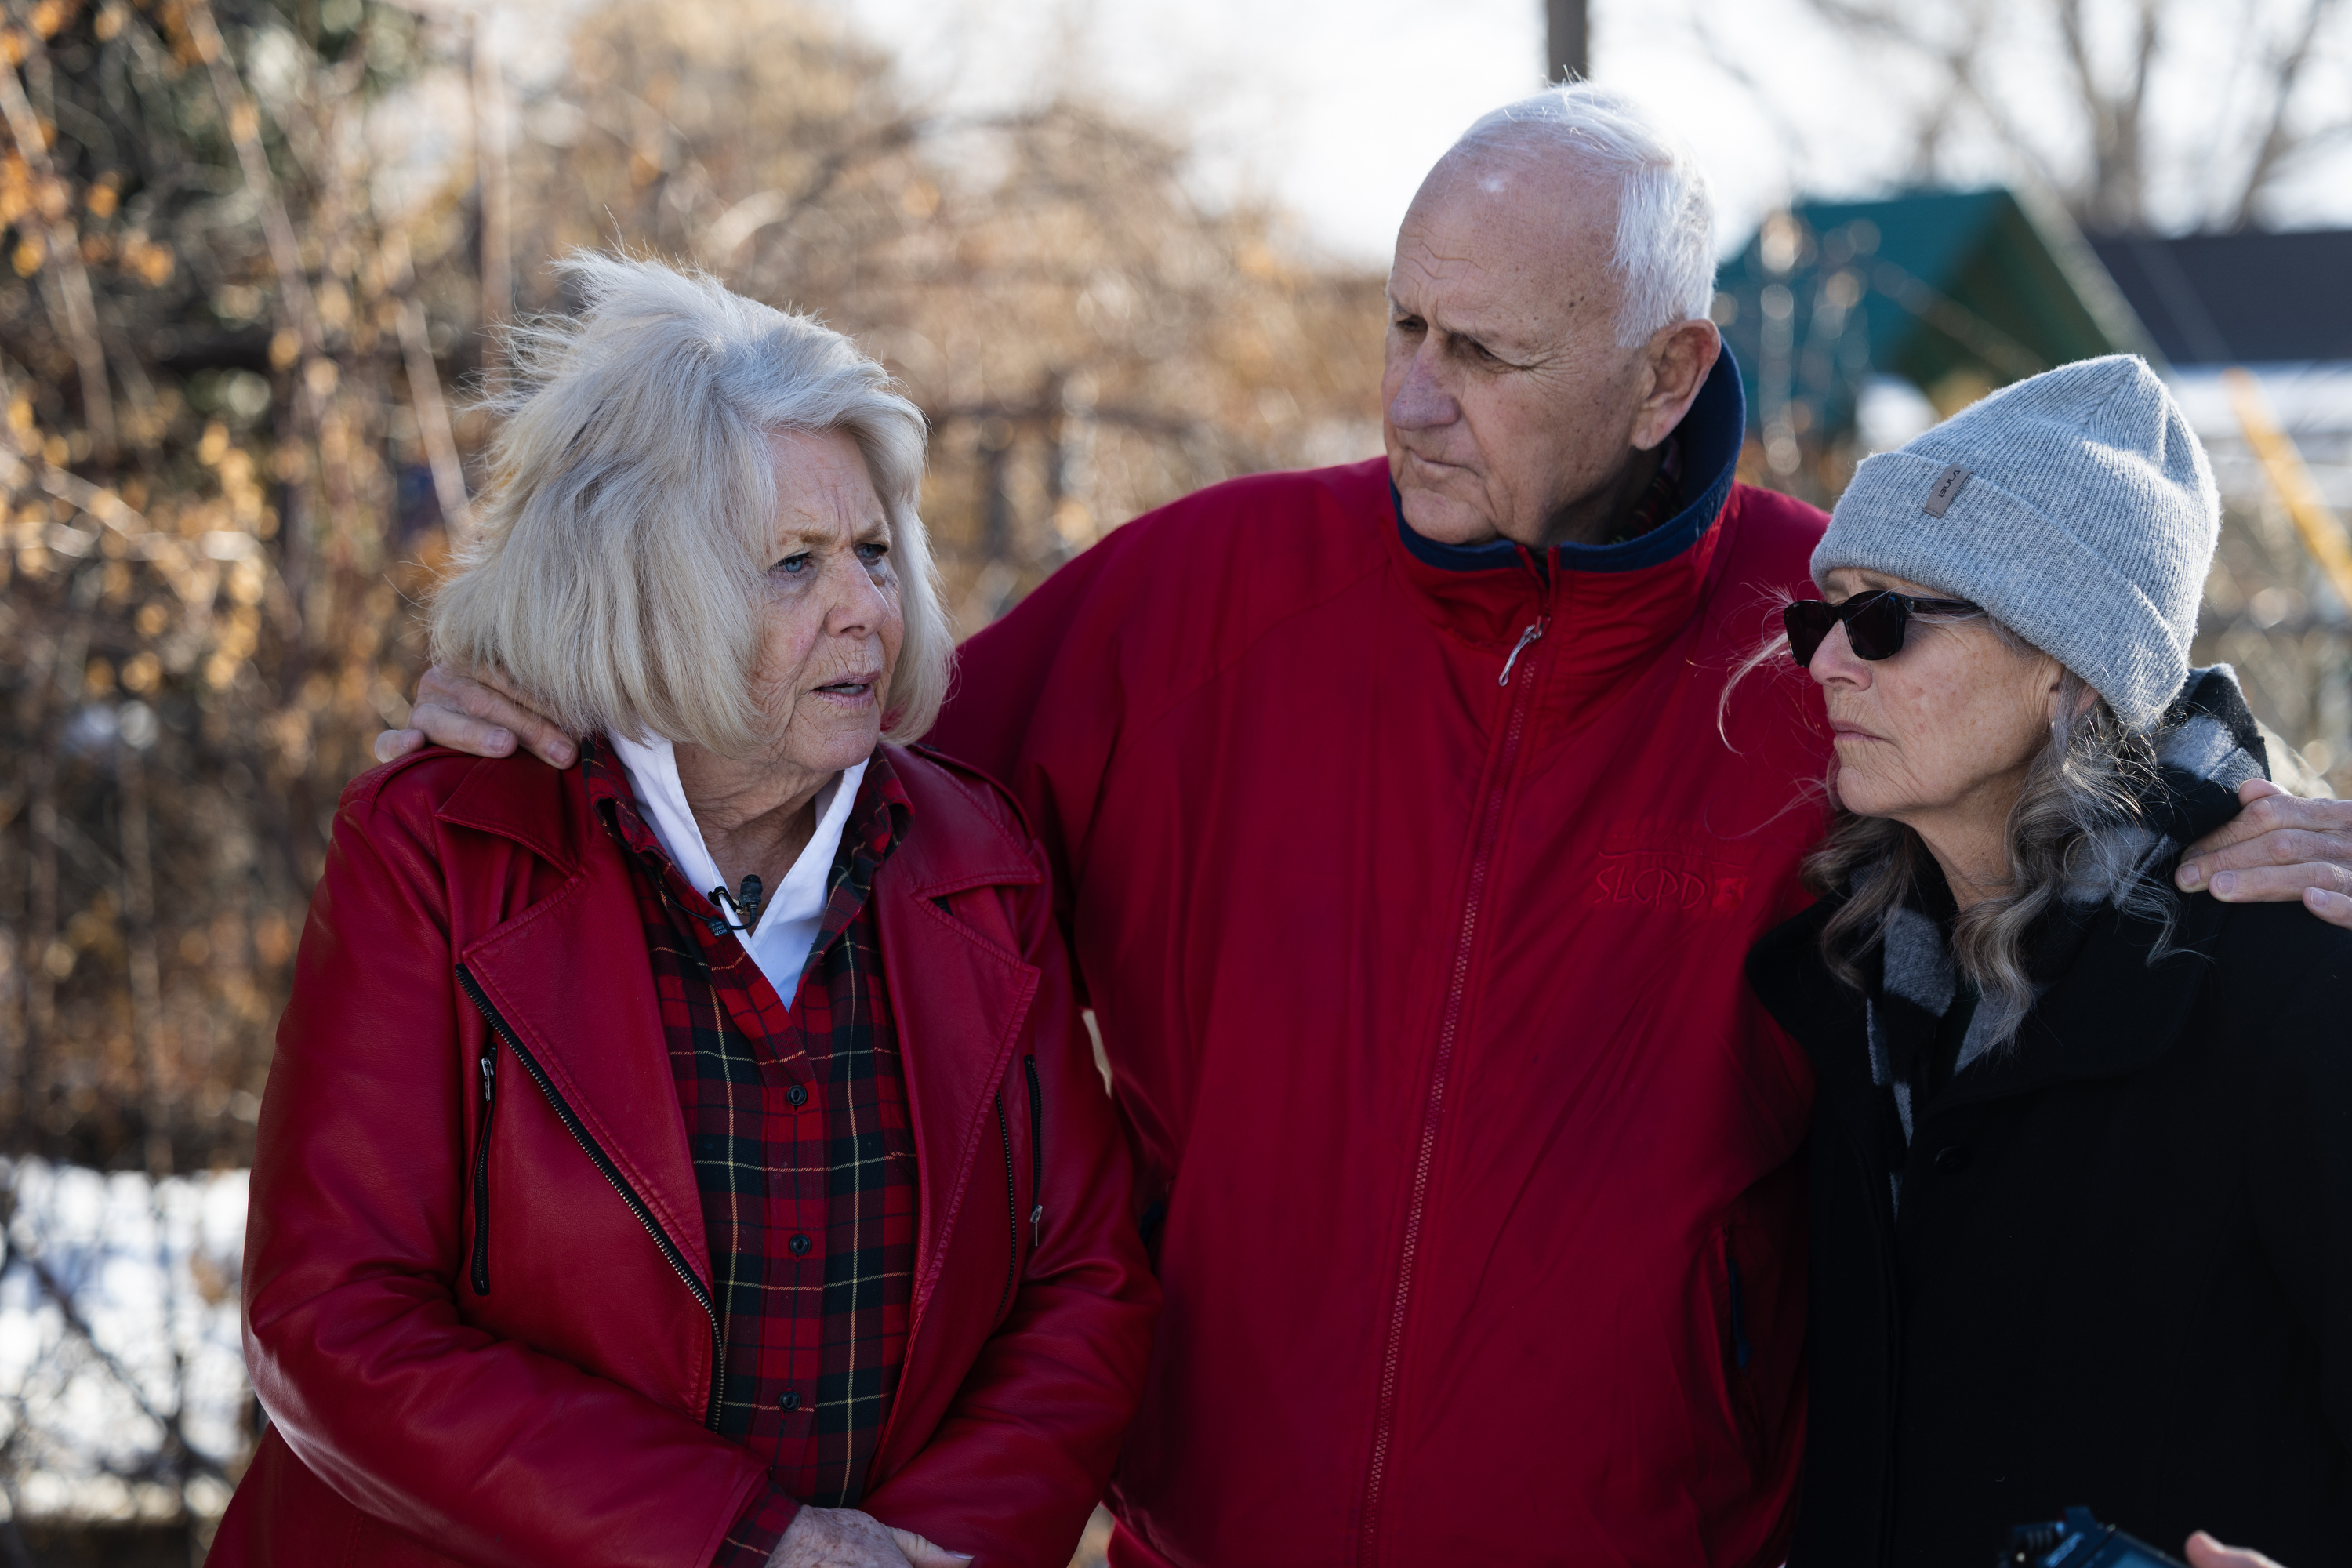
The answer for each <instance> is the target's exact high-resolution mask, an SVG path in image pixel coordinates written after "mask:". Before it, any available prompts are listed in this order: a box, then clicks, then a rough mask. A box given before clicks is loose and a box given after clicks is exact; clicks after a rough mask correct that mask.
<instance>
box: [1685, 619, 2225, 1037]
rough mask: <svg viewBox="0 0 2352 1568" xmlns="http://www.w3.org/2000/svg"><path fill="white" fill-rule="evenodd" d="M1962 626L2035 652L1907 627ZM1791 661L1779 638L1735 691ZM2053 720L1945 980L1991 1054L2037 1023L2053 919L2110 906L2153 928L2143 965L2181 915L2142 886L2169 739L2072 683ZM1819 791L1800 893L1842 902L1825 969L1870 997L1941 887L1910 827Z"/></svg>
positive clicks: (1996, 629) (2006, 635)
mask: <svg viewBox="0 0 2352 1568" xmlns="http://www.w3.org/2000/svg"><path fill="white" fill-rule="evenodd" d="M1776 618H1777V616H1776ZM1960 621H1982V622H1983V623H1985V624H1986V625H1987V626H1990V629H1991V631H1992V634H1993V635H1994V636H1996V637H2000V640H2001V641H2002V642H2004V643H2005V644H2007V645H2008V646H2009V647H2011V648H2013V649H2015V650H2017V651H2019V652H2021V653H2029V654H2037V653H2041V652H2042V650H2041V649H2039V648H2036V647H2033V646H2032V644H2030V643H2028V642H2027V641H2026V640H2025V639H2024V638H2023V637H2020V636H2019V635H2018V634H2017V633H2016V632H2015V631H2014V630H2012V629H2011V627H2009V626H2006V625H2004V624H2003V623H2002V622H2001V621H2000V619H1998V618H1997V617H1995V616H1990V615H1981V616H1937V615H1932V614H1927V613H1921V614H1916V615H1914V616H1912V618H1911V624H1912V626H1914V627H1919V626H1928V627H1940V626H1952V625H1954V624H1956V623H1958V622H1960ZM1788 651H1789V639H1788V637H1787V636H1786V634H1785V633H1783V634H1781V635H1780V636H1778V637H1775V638H1773V639H1772V640H1771V641H1769V642H1768V643H1767V644H1766V645H1765V646H1764V647H1761V648H1760V649H1759V650H1758V651H1757V653H1755V654H1754V655H1752V656H1750V658H1748V659H1747V660H1746V661H1744V662H1743V663H1742V664H1741V666H1740V668H1739V669H1738V671H1737V672H1736V673H1735V674H1734V676H1733V681H1734V683H1735V684H1736V683H1737V682H1738V680H1739V679H1742V678H1744V677H1745V676H1747V675H1748V674H1749V673H1751V672H1752V671H1754V670H1756V669H1758V668H1764V667H1766V666H1768V665H1771V664H1775V663H1780V667H1781V668H1790V665H1789V664H1787V663H1786V662H1783V661H1784V658H1785V656H1786V655H1787V653H1788ZM2043 657H2045V658H2046V657H2048V656H2047V655H2044V656H2043ZM1726 695H1727V696H1728V689H1727V693H1726ZM2057 708H2058V713H2059V717H2058V718H2057V719H2056V721H2053V723H2052V725H2051V727H2050V740H2049V742H2048V743H2047V744H2046V745H2044V746H2043V747H2042V750H2041V751H2040V752H2038V753H2036V754H2035V756H2034V758H2033V760H2032V763H2030V764H2029V765H2028V767H2027V769H2026V775H2025V784H2024V787H2023V788H2022V789H2021V791H2019V793H2018V797H2017V804H2016V805H2013V806H2011V808H2010V813H2009V822H2008V826H2007V830H2006V837H2007V841H2008V848H2009V868H2010V880H2009V884H2008V886H2007V887H2005V888H2004V889H2002V890H2001V891H2000V893H1999V894H1997V895H1996V896H1994V897H1992V898H1989V899H1985V900H1980V901H1979V902H1977V903H1975V904H1972V905H1970V906H1969V908H1968V909H1966V910H1961V911H1960V913H1959V915H1958V917H1957V918H1956V919H1955V920H1954V921H1953V922H1952V966H1953V968H1954V969H1955V970H1957V971H1958V973H1959V974H1960V975H1961V976H1962V977H1963V978H1965V979H1966V980H1968V981H1969V983H1970V984H1974V985H1975V986H1976V988H1977V991H1978V993H1979V995H1980V996H1981V997H1982V1002H1981V1003H1980V1007H1981V1008H1982V1010H1983V1017H1984V1027H1985V1028H1986V1030H1987V1031H1988V1034H1987V1037H1988V1039H1989V1040H1990V1044H1991V1046H1992V1047H1993V1048H1994V1049H1996V1050H1998V1049H2003V1048H2006V1047H2009V1046H2010V1045H2011V1043H2013V1042H2014V1041H2015V1040H2016V1038H2017V1033H2018V1030H2019V1029H2020V1028H2021V1026H2023V1025H2024V1022H2025V1018H2026V1015H2027V1014H2028V1013H2030V1012H2032V1010H2033V1003H2034V1000H2035V998H2036V996H2037V995H2038V994H2039V991H2038V988H2037V987H2036V986H2035V984H2034V981H2033V976H2032V973H2031V971H2030V969H2029V967H2028V958H2029V954H2028V952H2027V950H2026V942H2027V938H2028V937H2029V935H2030V934H2031V933H2032V930H2033V926H2034V923H2035V922H2036V921H2039V920H2040V919H2041V918H2042V916H2043V915H2044V914H2046V913H2048V912H2049V910H2050V909H2051V906H2052V905H2053V904H2055V903H2058V902H2060V901H2064V902H2067V903H2074V904H2097V903H2112V904H2114V905H2116V907H2117V908H2118V909H2120V910H2124V911H2125V912H2126V913H2127V914H2132V915H2137V916H2139V917H2142V918H2144V919H2147V920H2149V921H2153V922H2155V923H2156V924H2157V925H2158V927H2159V929H2160V932H2161V934H2160V935H2159V937H2158V941H2157V942H2156V944H2155V946H2154V948H2153V949H2152V951H2151V952H2150V953H2149V955H2148V962H2149V963H2157V962H2158V961H2159V960H2161V959H2162V958H2163V957H2165V956H2166V954H2167V953H2168V952H2170V951H2171V950H2170V946H2169V942H2168V938H2169V936H2170V934H2171V931H2172V926H2173V920H2174V917H2175V915H2176V914H2177V912H2178V908H2179V906H2178V905H2177V903H2176V902H2175V901H2174V899H2173V896H2172V892H2171V889H2169V888H2168V887H2166V886H2164V885H2163V884H2162V883H2161V882H2160V881H2158V880H2155V879H2148V878H2147V877H2145V876H2144V875H2143V870H2144V863H2145V861H2146V859H2147V854H2148V850H2149V848H2150V846H2151V845H2152V844H2153V843H2154V841H2155V838H2156V834H2155V831H2154V830H2153V829H2152V828H2150V827H2149V826H2147V823H2146V821H2145V820H2144V813H2143V812H2142V809H2141V806H2140V802H2141V800H2142V799H2143V798H2144V797H2145V796H2146V795H2147V792H2148V790H2149V789H2150V788H2151V787H2153V786H2154V784H2156V780H2157V753H2158V747H2159V746H2160V745H2161V744H2162V742H2163V738H2164V736H2163V731H2160V730H2156V731H2149V730H2134V729H2133V728H2132V727H2131V726H2129V725H2127V724H2126V723H2125V722H2124V721H2122V720H2121V719H2118V718H2117V717H2116V713H2115V710H2113V709H2111V708H2109V707H2108V706H2107V704H2106V701H2105V699H2103V698H2101V697H2100V696H2099V695H2098V694H2097V693H2096V692H2095V691H2094V690H2093V689H2091V687H2090V686H2089V685H2088V684H2087V683H2086V682H2084V679H2082V678H2081V677H2080V676H2078V675H2076V674H2074V672H2073V671H2072V670H2062V673H2061V675H2060V677H2059V682H2058V701H2057ZM1824 784H1825V785H1826V787H1827V790H1828V792H1829V796H1830V799H1831V801H1832V806H1833V810H1832V818H1831V823H1830V830H1829V833H1828V836H1827V837H1825V838H1823V840H1822V845H1821V847H1819V848H1817V849H1815V850H1814V851H1813V852H1812V854H1811V855H1810V856H1808V857H1807V858H1806V859H1805V862H1804V868H1803V873H1802V874H1803V878H1804V883H1805V887H1806V888H1807V889H1809V890H1810V891H1811V892H1812V893H1813V894H1815V895H1816V896H1818V897H1822V898H1835V897H1841V896H1842V897H1843V899H1844V902H1843V905H1841V906H1840V908H1839V909H1838V910H1837V911H1836V913H1834V914H1832V916H1831V917H1830V919H1829V921H1828V923H1827V924H1826V925H1825V926H1824V927H1823V928H1822V957H1823V959H1824V960H1826V961H1827V963H1828V964H1829V968H1830V972H1831V973H1833V974H1835V975H1836V976H1837V977H1838V978H1839V979H1840V980H1842V981H1843V982H1844V983H1845V984H1848V985H1850V986H1852V987H1853V988H1854V989H1855V990H1857V991H1866V990H1868V989H1869V979H1868V976H1867V975H1865V974H1864V972H1863V968H1862V961H1863V960H1864V958H1865V957H1866V956H1867V955H1868V954H1869V952H1871V951H1872V950H1873V949H1874V948H1877V947H1879V946H1881V945H1882V944H1883V943H1884V942H1885V939H1886V935H1887V932H1888V930H1889V928H1890V926H1891V925H1892V924H1893V922H1894V921H1895V917H1896V915H1897V913H1898V912H1899V911H1900V910H1903V909H1904V908H1905V907H1906V905H1908V906H1910V907H1913V908H1916V907H1917V905H1918V904H1919V902H1920V901H1921V900H1920V898H1919V889H1920V887H1921V886H1922V884H1923V882H1924V880H1925V879H1927V878H1930V877H1934V876H1937V875H1940V873H1939V872H1938V871H1937V867H1936V861H1935V857H1934V856H1933V855H1931V854H1930V853H1929V852H1928V849H1927V845H1926V844H1925V843H1924V842H1923V841H1922V840H1921V839H1920V837H1919V836H1918V834H1916V833H1915V832H1913V831H1912V830H1911V829H1910V828H1909V827H1907V826H1904V825H1903V824H1902V823H1900V822H1896V821H1895V820H1893V819H1892V818H1890V817H1878V816H1857V815H1855V814H1854V813H1853V812H1850V811H1847V810H1846V809H1845V808H1844V807H1843V806H1842V805H1835V804H1834V803H1835V802H1836V799H1837V794H1836V791H1837V779H1836V773H1835V771H1834V769H1832V773H1831V775H1830V777H1829V778H1828V779H1827V780H1825V781H1824Z"/></svg>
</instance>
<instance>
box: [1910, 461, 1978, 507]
mask: <svg viewBox="0 0 2352 1568" xmlns="http://www.w3.org/2000/svg"><path fill="white" fill-rule="evenodd" d="M1974 477H1975V476H1974V475H1972V474H1970V473H1969V471H1968V470H1967V469H1966V468H1962V467H1960V466H1959V465H1958V463H1954V464H1953V465H1952V466H1951V467H1950V468H1946V469H1945V470H1944V471H1943V473H1942V474H1940V475H1938V476H1937V479H1936V488H1935V489H1932V490H1929V491H1928V492H1927V502H1926V504H1924V505H1922V506H1921V507H1920V508H1919V510H1921V511H1924V512H1926V513H1927V515H1928V516H1929V517H1941V516H1943V515H1944V514H1945V513H1946V512H1948V511H1949V510H1952V503H1953V502H1954V501H1956V500H1959V499H1960V492H1961V491H1962V490H1964V489H1967V488H1968V483H1969V479H1973V478H1974Z"/></svg>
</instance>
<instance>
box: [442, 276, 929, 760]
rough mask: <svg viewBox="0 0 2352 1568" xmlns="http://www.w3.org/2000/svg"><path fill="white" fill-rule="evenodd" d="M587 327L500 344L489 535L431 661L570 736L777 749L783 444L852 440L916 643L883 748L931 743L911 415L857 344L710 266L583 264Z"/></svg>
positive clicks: (449, 605) (461, 577)
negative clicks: (776, 543)
mask: <svg viewBox="0 0 2352 1568" xmlns="http://www.w3.org/2000/svg"><path fill="white" fill-rule="evenodd" d="M557 270H558V271H559V272H560V273H561V274H562V277H563V279H565V281H566V282H568V283H569V284H570V285H571V286H572V289H574V290H575V291H576V292H577V294H578V296H579V297H580V299H581V300H582V301H583V303H582V308H581V310H580V311H579V314H578V315H577V316H576V317H572V318H562V317H554V318H546V319H542V320H538V321H531V322H529V323H527V324H525V325H522V326H520V327H518V328H515V329H514V330H513V331H511V332H510V334H509V358H510V363H511V366H512V374H513V380H512V382H511V384H510V385H509V390H506V391H504V392H501V393H498V394H496V395H492V396H490V397H489V398H488V399H486V400H485V401H486V405H487V406H488V407H489V408H491V409H492V410H493V411H495V412H497V413H499V414H500V415H502V416H504V423H503V426H502V427H501V428H500V430H499V435H498V437H497V440H496V442H495V443H494V444H493V446H492V447H491V449H490V462H491V484H490V488H489V490H488V494H487V495H486V496H485V497H484V499H483V500H482V502H481V505H480V507H479V510H478V517H479V526H478V529H477V530H476V531H475V532H474V533H473V535H472V536H471V537H470V538H469V539H467V541H466V542H464V543H463V544H462V546H461V547H460V548H459V550H458V552H457V568H456V571H455V574H453V575H452V576H451V578H450V579H449V580H448V581H447V582H446V584H444V585H443V586H442V588H441V590H440V592H439V593H438V594H437V595H436V597H435V599H434V602H433V607H432V614H431V631H432V641H433V653H434V657H435V658H436V659H439V660H441V661H443V662H446V663H450V664H457V665H467V666H474V667H477V668H487V669H490V670H494V671H496V672H497V673H498V674H499V677H500V678H501V679H504V680H505V681H506V682H507V683H509V685H511V686H512V687H514V688H515V689H516V690H517V692H518V694H519V695H520V696H522V697H523V698H524V699H526V700H528V701H530V704H531V705H532V706H533V707H536V708H537V709H538V710H540V711H541V712H542V713H544V714H546V715H547V716H548V717H549V718H550V719H551V720H553V721H555V722H556V723H557V724H559V725H561V726H562V728H563V729H564V730H566V731H569V732H571V733H572V734H575V735H587V734H599V733H601V734H610V735H627V736H630V737H632V738H642V737H644V736H645V735H646V733H647V732H648V731H650V732H652V733H654V734H656V735H660V736H662V737H664V738H666V739H668V740H671V741H681V742H692V743H694V744H696V745H699V746H703V747H707V748H709V750H711V751H714V752H719V753H720V754H721V755H725V756H745V755H749V754H751V753H752V752H756V751H758V750H759V749H760V747H761V744H762V742H765V741H766V740H768V739H770V737H767V736H765V735H763V734H762V733H761V730H762V722H761V714H760V711H759V708H758V702H757V699H756V697H755V696H754V693H753V689H752V679H751V678H752V675H753V672H754V669H755V667H756V665H757V663H758V660H759V657H760V647H761V606H762V603H763V588H762V581H761V579H762V574H763V572H764V569H765V568H766V566H767V565H768V564H769V562H768V555H769V552H770V551H771V550H772V545H773V530H774V526H775V515H776V505H777V496H776V483H775V471H774V459H773V458H772V455H771V454H772V447H771V445H770V437H771V436H772V435H773V434H776V433H779V432H784V431H803V432H808V433H812V434H814V433H819V432H824V431H828V430H842V431H845V432H847V433H848V434H849V435H850V436H851V437H853V438H854V439H855V440H856V442H857V446H858V448H859V450H860V451H861V452H862V453H863V454H864V455H865V458H866V468H867V471H868V472H869V473H870V474H871V476H872V478H873V480H874V488H875V489H876V490H877V492H878V493H879V495H880V496H881V499H882V505H883V507H884V510H885V511H886V513H887V516H888V518H889V522H890V555H889V561H890V563H891V566H892V569H893V570H894V572H895V573H896V574H897V577H898V593H899V602H900V611H901V613H902V615H903V616H905V619H906V637H905V641H904V642H903V643H902V645H901V646H900V648H899V653H898V664H897V666H896V667H895V668H894V669H893V671H892V673H891V678H890V688H889V690H888V691H887V692H886V693H885V694H884V697H883V711H884V717H885V730H884V733H885V734H886V735H887V737H888V738H889V739H891V740H894V741H902V742H903V741H908V740H912V739H914V738H915V737H916V736H918V735H919V734H921V733H922V732H923V731H925V730H926V729H928V728H929V726H930V723H931V721H932V720H933V719H935V718H936V717H938V714H939V710H940V702H941V700H943V699H944V698H945V697H946V695H947V687H948V668H949V661H950V658H951V657H952V652H953V638H952V636H951V634H950V630H949V627H948V622H947V616H946V614H945V612H944V611H943V610H942V609H941V607H940V586H939V573H938V568H937V567H936V566H935V565H934V564H933V563H932V560H931V552H930V544H929V540H928V539H927V538H926V536H925V534H924V531H923V524H922V521H921V519H920V518H919V517H918V516H917V514H916V501H917V499H918V494H919V489H920V487H921V484H922V477H923V439H924V423H923V416H922V414H921V412H920V411H919V409H917V408H916V406H915V405H913V404H912V403H910V402H908V399H907V398H906V397H905V396H904V395H902V394H901V393H900V392H899V391H898V388H897V387H896V386H895V385H894V384H892V383H891V381H890V378H889V375H888V374H887V372H886V371H884V370H883V368H882V366H881V365H879V364H877V363H875V361H874V360H872V359H871V358H869V357H867V356H866V354H864V353H861V352H859V350H858V348H857V345H856V344H855V343H853V342H850V341H849V339H847V338H845V337H844V336H843V335H842V334H841V333H839V332H836V331H833V330H832V329H831V328H829V327H826V326H824V325H823V324H822V323H820V322H819V321H816V320H814V318H812V317H809V316H804V315H798V314H792V313H787V312H785V311H782V310H772V309H771V308H770V307H768V306H766V305H761V304H759V303H757V302H755V301H753V300H746V299H744V298H743V297H742V296H741V295H740V294H735V293H731V292H730V291H729V290H728V289H726V288H724V287H723V286H721V285H720V284H719V281H718V280H717V279H713V278H710V277H709V276H708V275H706V274H703V273H699V272H694V273H688V272H680V271H677V270H676V269H674V268H669V267H666V266H663V265H661V264H660V263H658V262H655V261H646V260H637V259H634V258H624V257H617V256H605V255H596V254H593V253H588V252H574V253H572V255H571V256H569V257H566V258H564V259H563V260H562V261H561V262H559V263H558V264H557Z"/></svg>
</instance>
